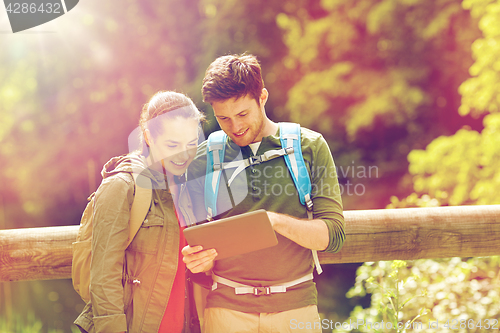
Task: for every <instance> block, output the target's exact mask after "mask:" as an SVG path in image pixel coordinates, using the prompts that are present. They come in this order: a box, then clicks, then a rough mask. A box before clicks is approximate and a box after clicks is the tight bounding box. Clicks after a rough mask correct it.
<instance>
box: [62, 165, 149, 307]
mask: <svg viewBox="0 0 500 333" xmlns="http://www.w3.org/2000/svg"><path fill="white" fill-rule="evenodd" d="M132 175H133V176H134V177H133V178H134V187H135V195H134V202H133V203H132V208H131V209H130V221H129V223H130V232H129V237H128V243H127V247H128V246H129V245H130V243H131V242H132V240H133V239H134V237H135V235H136V234H137V232H138V231H139V228H140V227H141V225H142V222H143V221H144V219H145V218H146V215H147V214H148V211H149V207H150V205H151V199H152V196H153V192H152V190H151V188H144V187H142V186H137V174H135V173H133V174H132ZM87 200H88V201H89V203H88V204H87V206H86V207H85V210H84V211H83V215H82V219H81V221H80V228H79V229H78V234H77V236H76V241H75V242H74V243H73V244H72V245H73V262H72V264H71V279H72V280H73V288H75V290H76V292H77V293H78V294H79V295H80V296H81V297H82V299H83V300H84V301H85V303H88V302H89V301H90V292H89V286H90V264H91V258H92V229H93V220H94V205H95V192H94V193H92V194H91V195H90V196H89V197H88V199H87Z"/></svg>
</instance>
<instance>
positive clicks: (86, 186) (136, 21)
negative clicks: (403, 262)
mask: <svg viewBox="0 0 500 333" xmlns="http://www.w3.org/2000/svg"><path fill="white" fill-rule="evenodd" d="M499 8H500V4H499V2H498V1H496V0H495V1H493V0H464V1H463V2H462V1H459V0H439V1H434V0H354V1H353V0H351V1H346V0H312V1H306V0H290V1H278V0H269V1H263V0H253V1H246V0H244V1H241V0H240V1H236V0H225V1H223V0H183V1H180V0H168V1H163V2H161V4H160V3H159V2H155V1H151V0H141V1H134V0H121V1H106V2H99V1H94V0H87V1H82V2H80V3H79V4H78V6H77V7H75V9H73V10H72V11H71V12H69V13H68V14H67V15H64V16H62V17H60V18H59V19H57V20H55V21H52V22H49V23H47V24H45V25H43V26H41V27H38V28H34V29H32V30H30V31H27V32H24V33H18V34H10V33H2V34H1V35H0V48H1V50H2V52H0V64H1V65H0V119H1V120H0V179H1V187H0V228H21V227H38V226H49V225H50V226H52V225H68V224H78V223H79V220H80V215H81V212H82V211H83V208H84V207H85V204H86V198H87V196H88V195H89V194H90V193H91V192H93V191H94V190H95V189H96V188H97V186H98V185H99V183H100V170H101V167H102V165H103V164H104V163H105V162H106V161H107V160H108V159H109V158H110V157H112V156H115V155H120V154H124V153H127V152H128V146H127V137H128V135H129V133H130V132H131V131H132V130H133V129H134V128H135V127H136V126H137V125H138V116H139V113H140V110H141V108H142V105H143V104H144V103H145V102H146V101H147V100H148V98H149V97H150V96H151V95H152V94H153V93H155V92H156V91H158V90H167V89H173V90H177V91H181V92H184V93H187V94H188V95H189V96H190V97H192V98H193V100H194V101H195V102H196V104H197V106H198V107H199V108H200V109H202V110H204V111H206V112H207V113H208V114H209V115H210V114H211V112H212V111H211V109H210V107H209V106H207V105H206V104H204V103H202V101H201V94H200V88H201V79H202V78H203V75H204V71H205V69H206V67H207V66H208V64H210V62H212V61H213V60H214V59H215V58H216V57H217V56H220V55H224V54H228V53H242V52H249V53H252V54H255V55H257V56H258V58H259V59H260V61H261V64H262V67H263V74H264V80H265V84H266V87H267V88H268V90H269V92H270V99H269V101H268V104H267V107H266V110H267V112H268V114H269V116H270V117H271V118H272V119H274V120H276V121H296V122H300V123H301V124H302V125H303V126H306V127H309V128H312V129H314V130H317V131H320V132H321V133H322V134H323V135H324V136H325V138H326V139H327V141H328V142H329V144H330V147H331V150H332V154H333V156H334V159H335V162H336V164H337V167H338V169H339V170H338V171H339V172H338V174H339V180H340V182H341V184H342V185H343V186H344V189H345V191H344V193H343V200H344V206H345V209H374V208H384V207H386V206H387V205H388V204H389V207H409V206H429V205H431V206H432V205H458V204H475V203H479V204H492V203H498V199H497V196H496V194H495V188H496V185H497V184H498V183H499V182H500V178H499V177H500V176H499V173H498V171H497V170H498V169H499V168H498V165H499V163H500V160H499V151H498V149H500V148H498V147H500V145H499V144H498V143H499V142H498V140H499V139H498V128H499V126H500V118H498V110H499V109H498V105H499V103H500V99H499V98H498V90H499V86H500V80H499V74H498V71H499V65H498V64H499V63H500V61H499V60H500V59H499V54H500V52H498V51H499V50H498V48H499V47H500V46H499V45H500V43H499V42H500V40H499V35H500V26H499V25H498V22H500V20H499V15H500V14H499V12H500V10H499ZM0 12H2V11H0ZM0 15H3V16H0V30H2V31H3V32H7V31H9V30H10V27H9V25H8V21H7V16H6V14H4V13H3V12H2V14H0ZM216 128H217V124H216V122H215V121H214V119H213V117H209V122H208V123H207V125H206V128H205V131H206V132H207V133H208V132H210V131H212V130H214V129H216ZM369 167H374V168H375V170H376V173H373V174H368V173H367V172H366V171H367V170H368V168H369ZM363 171H365V172H363ZM358 184H359V185H361V186H362V188H363V192H362V193H360V192H358V193H354V192H353V191H352V189H353V186H354V185H358ZM349 185H351V191H350V192H349V191H348V188H349V187H348V186H349ZM358 189H359V187H358ZM357 267H358V265H356V264H353V265H332V266H328V267H327V269H326V273H325V274H323V275H322V276H320V277H319V278H318V288H319V293H320V311H322V312H323V313H325V314H326V315H327V316H328V317H330V318H331V319H334V320H336V319H339V320H340V318H342V317H346V316H348V315H349V311H350V309H351V308H352V307H353V306H354V305H355V304H356V303H354V302H364V301H363V300H360V299H356V300H354V299H353V300H347V301H346V299H345V298H344V294H345V292H346V291H347V290H348V289H349V287H350V286H351V285H352V284H353V281H354V278H355V270H356V268H357ZM66 282H67V281H47V282H41V281H37V282H30V283H17V284H16V283H12V284H9V288H10V287H12V291H11V290H10V289H9V290H7V287H6V285H7V284H5V283H4V284H2V287H3V289H2V288H0V300H2V299H4V300H5V301H4V302H2V301H0V318H1V317H2V316H5V315H6V314H8V313H9V311H10V310H9V309H10V308H11V305H9V304H8V303H7V299H8V298H9V297H10V299H12V297H14V298H15V301H14V305H13V306H14V307H15V309H17V310H16V311H18V310H19V309H25V310H26V311H28V310H29V311H33V312H36V313H37V314H38V317H43V318H44V321H45V329H47V328H48V327H50V328H61V329H66V331H67V327H69V326H68V325H69V323H70V322H71V321H72V320H73V319H74V317H75V313H77V312H78V309H80V307H81V304H80V303H79V300H78V299H77V296H76V294H74V295H73V296H74V297H75V298H72V297H73V296H70V295H72V294H71V290H70V284H67V283H66ZM27 290H31V292H27ZM54 293H56V294H57V296H56V294H54ZM6 295H7V296H8V295H11V296H9V297H7V298H6ZM19 295H23V296H19ZM63 295H64V297H63ZM68 299H72V300H70V301H68ZM62 300H64V302H66V303H64V302H63V301H62ZM16 302H17V303H16ZM348 302H351V303H350V304H349V303H348ZM47 304H51V306H50V307H49V306H47ZM56 304H59V305H56ZM61 304H64V309H71V310H68V311H66V310H64V311H65V312H64V314H62V312H57V311H55V310H57V309H60V305H61ZM346 304H349V306H346ZM8 308H9V309H8ZM54 309H55V310H54ZM61 311H62V310H61Z"/></svg>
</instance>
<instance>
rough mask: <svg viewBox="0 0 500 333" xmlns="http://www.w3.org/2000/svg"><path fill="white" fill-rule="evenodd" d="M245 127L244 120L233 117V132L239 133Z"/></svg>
mask: <svg viewBox="0 0 500 333" xmlns="http://www.w3.org/2000/svg"><path fill="white" fill-rule="evenodd" d="M243 127H244V123H243V121H241V120H239V119H233V121H232V132H233V133H239V132H240V131H241V130H242V129H243Z"/></svg>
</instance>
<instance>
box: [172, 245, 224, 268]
mask: <svg viewBox="0 0 500 333" xmlns="http://www.w3.org/2000/svg"><path fill="white" fill-rule="evenodd" d="M181 252H182V255H183V256H184V258H183V259H182V261H184V263H185V264H186V267H187V268H188V269H189V270H190V271H191V272H192V273H202V272H208V271H210V270H211V269H212V268H213V267H214V260H215V257H216V256H217V251H215V249H209V250H203V247H201V246H195V247H191V246H189V245H187V246H185V247H184V248H183V249H182V251H181Z"/></svg>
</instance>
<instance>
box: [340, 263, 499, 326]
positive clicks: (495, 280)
mask: <svg viewBox="0 0 500 333" xmlns="http://www.w3.org/2000/svg"><path fill="white" fill-rule="evenodd" d="M499 290H500V257H498V256H494V257H487V258H471V259H460V258H452V259H436V260H431V259H427V260H416V261H410V262H408V263H406V262H404V261H393V262H390V261H381V262H377V263H373V262H368V263H364V264H363V265H362V266H361V267H359V269H358V272H357V277H356V283H355V285H354V287H353V288H352V289H351V290H350V291H349V292H348V294H347V296H348V297H351V298H352V297H363V296H365V295H366V294H370V295H371V306H370V307H368V308H366V309H363V308H362V307H361V306H357V307H356V308H355V309H354V311H353V312H352V313H351V315H350V319H351V320H352V321H353V322H355V321H357V320H358V319H362V320H364V322H365V323H367V322H371V323H375V322H378V323H381V322H382V320H383V321H384V322H385V323H387V322H388V321H390V322H391V323H392V325H393V327H394V330H396V329H395V327H397V325H395V324H397V323H398V322H399V323H402V324H399V326H400V327H404V326H405V325H406V324H407V323H411V322H413V323H412V324H410V325H409V328H408V329H407V330H404V329H403V330H398V332H405V331H406V332H410V331H412V330H413V329H416V328H417V327H419V326H417V325H420V323H421V324H422V325H423V327H424V328H428V323H429V321H438V322H439V327H440V328H441V329H443V330H444V324H445V323H446V322H447V321H453V320H457V321H458V323H459V325H460V320H469V319H473V321H474V322H475V323H478V322H479V321H480V320H481V321H483V323H484V320H485V319H496V318H499V316H500V292H499ZM459 325H457V328H458V329H457V330H456V332H488V330H484V329H480V328H476V327H474V328H472V329H471V328H468V327H467V328H466V329H464V328H460V326H459ZM351 328H352V329H350V330H348V331H350V332H373V330H370V329H368V328H367V326H366V325H364V326H363V325H360V326H358V327H357V329H355V328H354V327H351ZM389 331H392V330H389ZM424 331H427V330H424ZM429 331H432V329H431V330H429ZM334 332H346V330H334Z"/></svg>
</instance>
